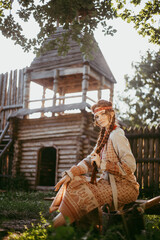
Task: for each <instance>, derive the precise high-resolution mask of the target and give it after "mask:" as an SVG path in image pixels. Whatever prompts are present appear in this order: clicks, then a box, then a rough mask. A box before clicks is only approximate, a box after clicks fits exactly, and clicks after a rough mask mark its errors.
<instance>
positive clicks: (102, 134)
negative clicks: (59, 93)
mask: <svg viewBox="0 0 160 240" xmlns="http://www.w3.org/2000/svg"><path fill="white" fill-rule="evenodd" d="M105 131H106V129H105V127H103V128H102V129H101V131H100V134H99V137H98V140H97V146H100V144H101V142H102V140H103V137H104V134H105Z"/></svg>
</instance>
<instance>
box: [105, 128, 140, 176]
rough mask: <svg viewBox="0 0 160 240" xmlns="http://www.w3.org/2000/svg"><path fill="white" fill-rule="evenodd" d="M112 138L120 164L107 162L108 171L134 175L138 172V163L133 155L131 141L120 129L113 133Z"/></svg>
mask: <svg viewBox="0 0 160 240" xmlns="http://www.w3.org/2000/svg"><path fill="white" fill-rule="evenodd" d="M110 138H111V141H112V143H113V147H114V150H115V152H116V154H117V156H118V158H119V160H120V162H118V163H116V162H111V161H109V160H107V162H106V171H108V172H110V173H112V174H120V175H128V174H132V173H134V172H135V170H136V161H135V158H134V156H133V154H132V151H131V148H130V144H129V141H128V139H127V138H126V137H125V134H124V131H123V130H122V129H120V128H118V129H116V130H115V131H114V132H112V133H111V136H110Z"/></svg>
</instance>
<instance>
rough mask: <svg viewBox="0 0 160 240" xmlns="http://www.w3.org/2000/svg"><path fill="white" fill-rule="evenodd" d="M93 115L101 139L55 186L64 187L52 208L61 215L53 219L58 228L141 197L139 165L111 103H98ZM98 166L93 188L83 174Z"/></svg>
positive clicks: (93, 107)
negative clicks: (68, 221)
mask: <svg viewBox="0 0 160 240" xmlns="http://www.w3.org/2000/svg"><path fill="white" fill-rule="evenodd" d="M92 112H93V114H94V119H95V123H96V124H97V125H98V126H99V127H100V128H101V131H100V135H99V138H98V140H97V144H96V146H95V148H94V150H93V152H92V153H91V154H90V155H89V156H88V157H87V158H85V159H83V160H82V161H81V162H80V163H79V164H78V165H76V166H72V168H71V169H70V170H69V171H66V172H65V174H64V176H63V178H62V179H61V180H60V181H59V182H58V183H57V185H56V186H55V191H58V190H59V188H60V187H61V188H60V190H59V192H58V193H57V195H56V198H55V199H54V201H53V203H52V205H51V207H50V212H53V211H55V210H57V209H59V211H60V213H59V214H58V215H57V216H56V217H55V218H54V222H53V225H54V226H55V227H58V226H61V225H64V224H65V217H66V216H67V217H69V220H70V223H72V222H74V221H75V220H79V219H80V218H81V217H83V216H84V215H86V214H87V213H89V212H91V211H92V210H93V209H96V208H100V207H101V206H103V205H104V204H107V205H108V206H109V207H110V208H112V207H114V209H115V210H118V209H120V208H121V207H123V206H124V205H125V204H128V203H130V202H133V201H135V200H136V199H137V197H138V194H139V184H138V183H137V181H136V178H135V176H134V172H135V170H136V162H135V159H134V156H133V154H132V152H131V149H130V145H129V142H128V140H127V138H126V137H125V135H124V131H123V130H122V129H120V128H119V126H117V125H116V124H115V112H114V110H113V108H112V103H111V102H108V101H105V100H99V101H98V102H97V103H96V104H95V105H93V106H92ZM95 163H96V166H97V167H98V170H99V172H100V173H101V177H100V179H99V180H98V182H97V183H96V184H92V183H90V182H89V181H88V180H87V178H86V176H84V174H86V173H87V172H90V171H92V170H93V165H94V164H95Z"/></svg>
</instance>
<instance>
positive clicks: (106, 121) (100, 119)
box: [94, 110, 110, 128]
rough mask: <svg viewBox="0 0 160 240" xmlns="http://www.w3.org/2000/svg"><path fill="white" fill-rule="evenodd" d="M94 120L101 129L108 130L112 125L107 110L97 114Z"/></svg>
mask: <svg viewBox="0 0 160 240" xmlns="http://www.w3.org/2000/svg"><path fill="white" fill-rule="evenodd" d="M94 118H95V120H96V122H97V123H98V125H99V126H100V127H105V128H108V127H109V125H110V115H109V114H106V113H105V110H102V111H99V112H97V113H95V115H94Z"/></svg>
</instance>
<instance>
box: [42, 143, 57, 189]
mask: <svg viewBox="0 0 160 240" xmlns="http://www.w3.org/2000/svg"><path fill="white" fill-rule="evenodd" d="M56 155H57V154H56V149H55V148H54V147H44V148H42V149H41V150H40V152H39V161H38V183H37V185H39V186H54V185H55V175H56Z"/></svg>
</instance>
